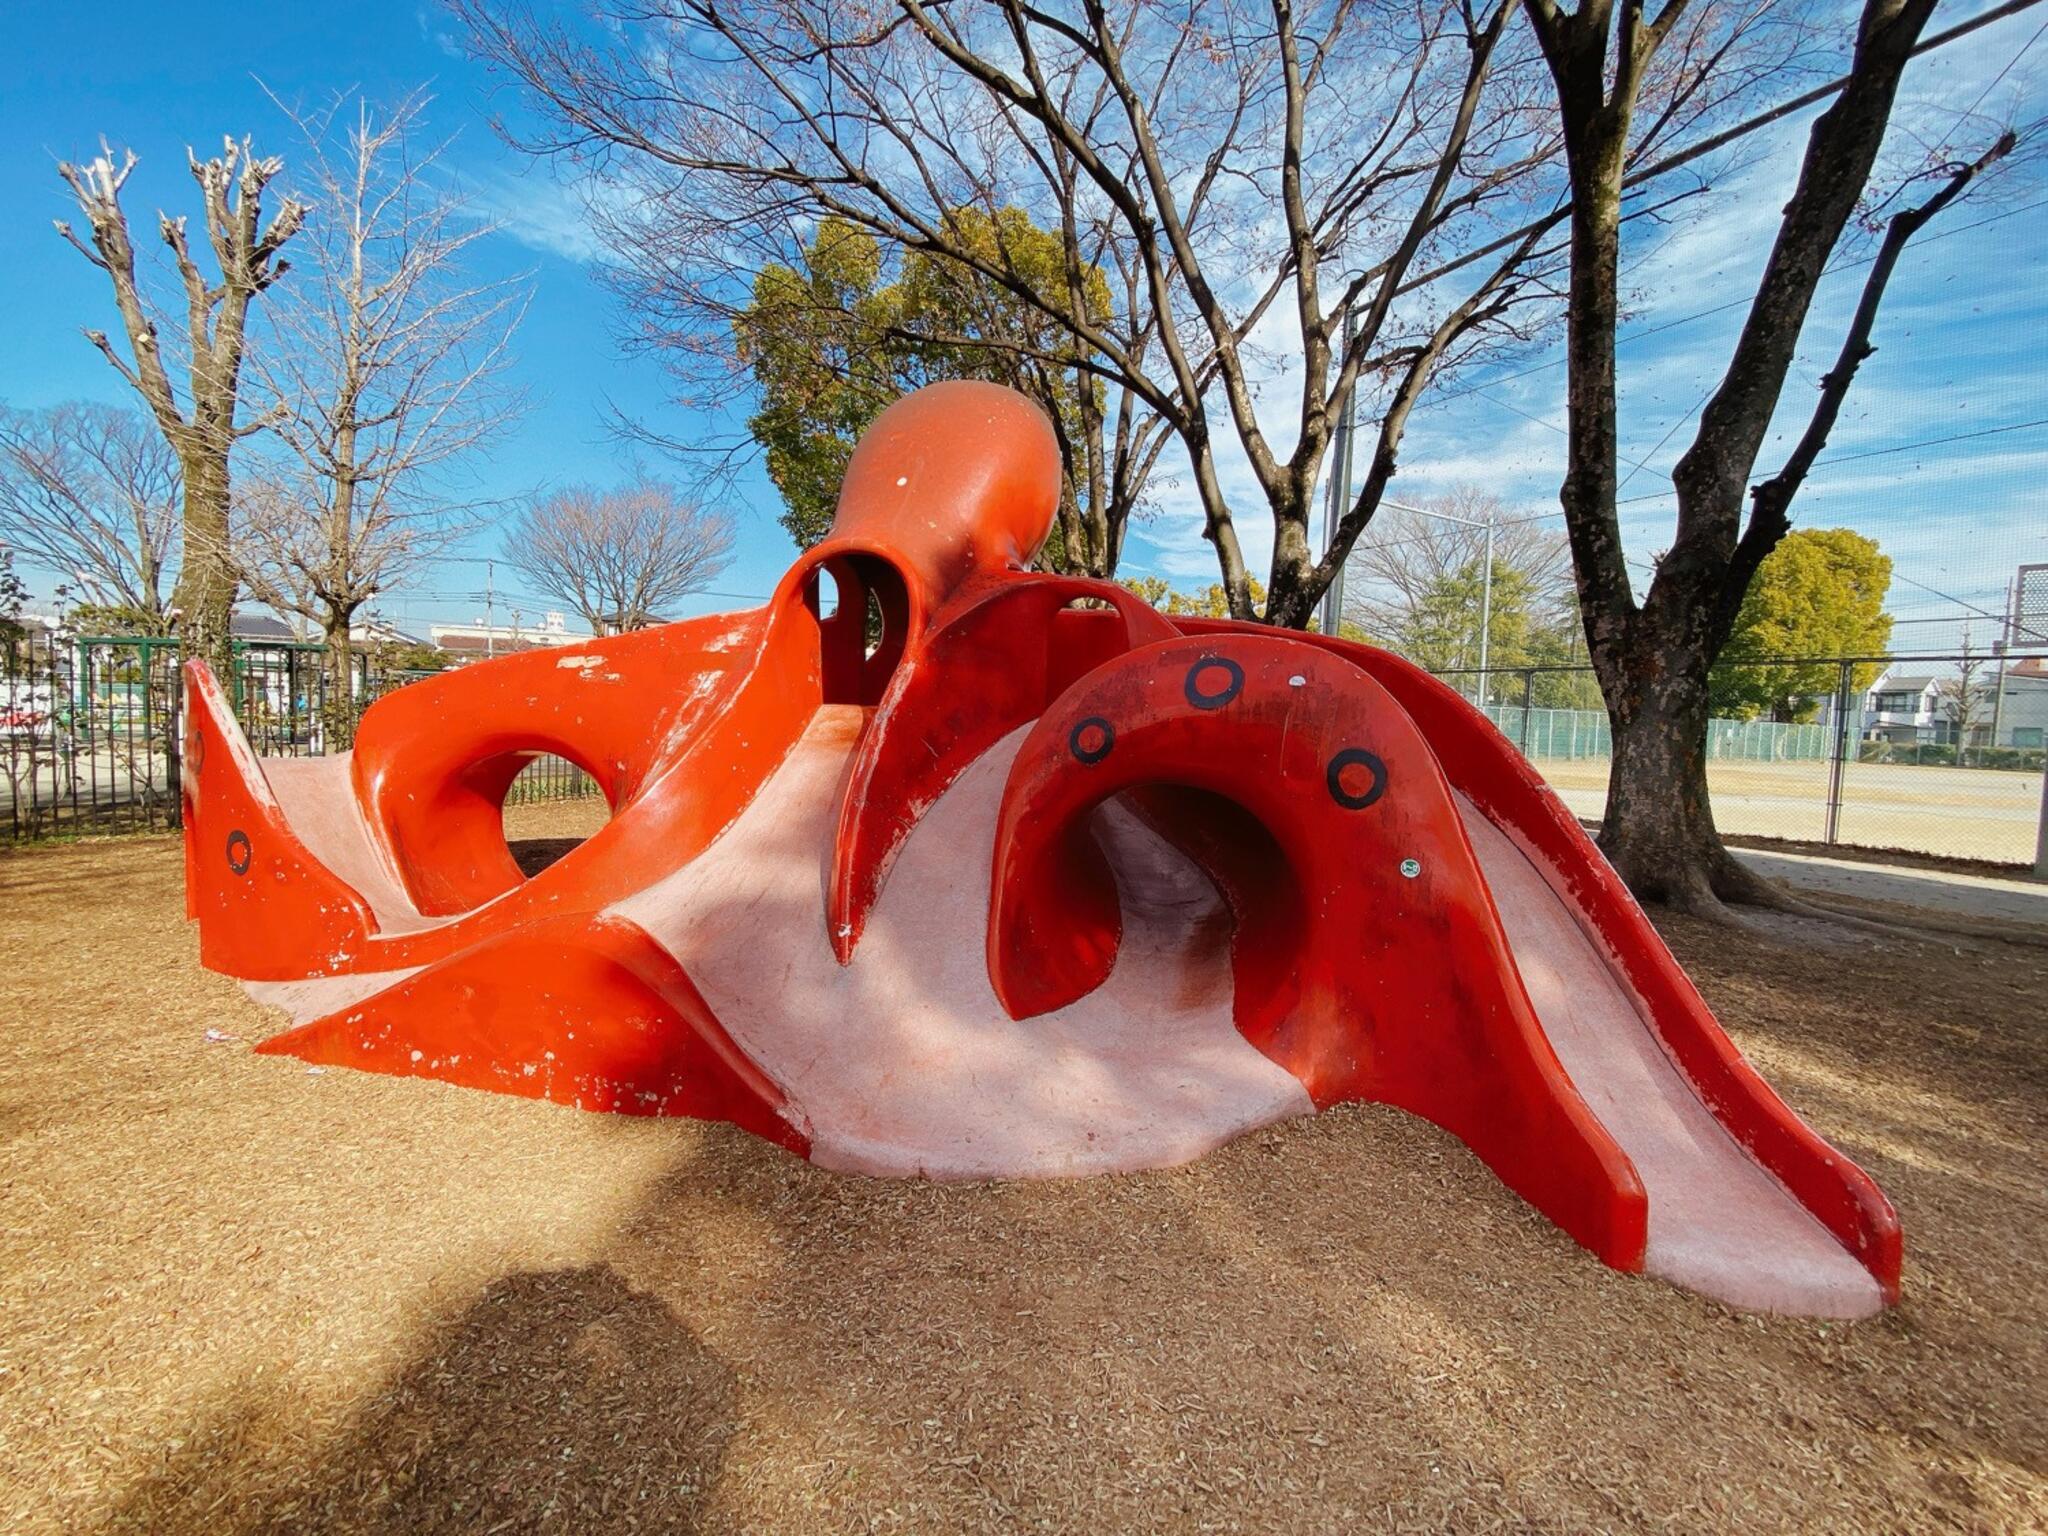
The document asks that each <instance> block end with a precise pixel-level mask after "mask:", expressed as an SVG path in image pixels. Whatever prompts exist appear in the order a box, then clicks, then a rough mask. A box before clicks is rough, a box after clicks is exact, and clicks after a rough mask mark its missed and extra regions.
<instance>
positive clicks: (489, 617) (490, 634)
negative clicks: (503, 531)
mask: <svg viewBox="0 0 2048 1536" xmlns="http://www.w3.org/2000/svg"><path fill="white" fill-rule="evenodd" d="M497 570H498V566H497V562H496V561H494V560H486V561H485V562H484V656H485V658H486V659H489V658H490V657H492V656H495V655H497V654H498V619H497V612H496V610H495V609H494V608H493V607H492V603H491V578H492V577H493V576H494V575H496V574H497Z"/></svg>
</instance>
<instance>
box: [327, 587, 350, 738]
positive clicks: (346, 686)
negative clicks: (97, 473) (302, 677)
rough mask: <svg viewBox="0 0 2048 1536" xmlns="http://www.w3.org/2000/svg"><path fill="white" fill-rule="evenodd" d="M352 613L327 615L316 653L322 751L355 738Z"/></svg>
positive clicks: (335, 612)
mask: <svg viewBox="0 0 2048 1536" xmlns="http://www.w3.org/2000/svg"><path fill="white" fill-rule="evenodd" d="M352 622H353V615H351V614H347V613H342V612H339V611H331V612H330V613H329V614H328V618H327V624H326V636H325V639H326V644H325V646H324V647H323V649H322V650H321V653H320V728H321V735H322V737H323V748H322V750H324V751H327V752H346V751H347V750H348V749H349V747H350V746H351V745H352V744H353V743H354V741H355V739H356V697H355V670H356V652H355V639H354V637H353V636H352V635H351V634H350V633H349V627H350V625H351V623H352Z"/></svg>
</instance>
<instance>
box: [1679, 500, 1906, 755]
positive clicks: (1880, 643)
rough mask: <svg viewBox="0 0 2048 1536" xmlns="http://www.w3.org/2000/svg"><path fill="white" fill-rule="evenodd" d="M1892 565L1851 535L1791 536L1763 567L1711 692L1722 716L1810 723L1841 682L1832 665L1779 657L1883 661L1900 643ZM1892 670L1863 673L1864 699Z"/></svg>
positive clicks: (1859, 673) (1829, 531)
mask: <svg viewBox="0 0 2048 1536" xmlns="http://www.w3.org/2000/svg"><path fill="white" fill-rule="evenodd" d="M1891 584H1892V562H1891V557H1890V556H1889V555H1886V554H1885V553H1884V552H1883V551H1882V550H1881V549H1879V548H1878V546H1877V542H1876V540H1874V539H1869V538H1865V537H1864V536H1863V535H1862V534H1860V533H1857V532H1855V531H1854V530H1852V529H1848V528H1801V529H1796V530H1794V531H1793V532H1791V533H1788V534H1786V535H1785V537H1784V539H1783V540H1782V541H1781V542H1780V543H1779V545H1778V547H1777V548H1776V549H1774V550H1772V551H1771V553H1770V554H1769V555H1768V556H1767V557H1766V558H1765V559H1764V561H1763V563H1762V564H1761V565H1760V566H1758V567H1757V573H1756V579H1755V580H1754V581H1752V582H1751V583H1750V587H1749V592H1748V594H1747V595H1746V596H1745V597H1744V598H1743V600H1742V607H1741V608H1740V610H1738V612H1737V613H1736V616H1735V627H1734V629H1733V631H1732V632H1731V633H1730V635H1729V639H1728V644H1727V647H1726V648H1725V649H1724V650H1723V651H1722V653H1721V660H1720V663H1719V664H1718V665H1717V666H1716V667H1715V668H1714V671H1713V673H1712V675H1711V679H1710V683H1709V690H1710V691H1709V698H1710V701H1711V702H1710V706H1709V707H1710V709H1711V711H1712V713H1714V714H1716V715H1724V716H1732V717H1734V718H1736V719H1742V720H1747V719H1754V718H1755V717H1757V716H1759V715H1768V716H1769V717H1770V718H1772V719H1774V720H1788V721H1790V720H1810V719H1812V718H1813V716H1814V714H1815V713H1816V712H1817V711H1818V710H1819V708H1820V701H1821V700H1822V699H1823V698H1824V697H1826V696H1828V695H1830V694H1832V693H1833V692H1834V691H1835V689H1836V687H1837V685H1838V683H1839V681H1840V668H1839V667H1838V666H1837V665H1836V664H1835V663H1834V662H1831V661H1827V660H1824V659H1819V660H1816V659H1808V660H1805V661H1802V662H1798V663H1795V664H1782V663H1780V664H1776V665H1771V664H1766V662H1765V660H1764V658H1769V657H1803V658H1826V657H1831V656H1870V655H1875V654H1877V653H1879V652H1882V651H1883V650H1884V649H1885V648H1886V647H1887V646H1888V645H1889V644H1890V643H1891V636H1892V616H1891V615H1890V614H1889V613H1887V612H1885V607H1884V604H1885V598H1886V596H1887V595H1888V594H1889V593H1890V591H1891ZM1883 670H1884V668H1883V665H1882V664H1881V663H1878V662H1869V663H1865V664H1862V665H1859V666H1858V667H1856V668H1855V669H1854V672H1855V676H1854V678H1853V680H1852V686H1853V687H1855V688H1856V689H1857V690H1858V691H1859V692H1860V691H1862V690H1864V689H1867V688H1869V686H1870V685H1871V684H1872V683H1874V682H1876V681H1877V677H1878V674H1879V673H1880V672H1882V671H1883Z"/></svg>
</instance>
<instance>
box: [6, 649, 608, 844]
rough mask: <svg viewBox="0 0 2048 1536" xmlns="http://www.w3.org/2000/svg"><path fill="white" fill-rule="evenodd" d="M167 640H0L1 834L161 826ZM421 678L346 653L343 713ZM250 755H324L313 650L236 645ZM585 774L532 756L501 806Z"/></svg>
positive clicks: (580, 780)
mask: <svg viewBox="0 0 2048 1536" xmlns="http://www.w3.org/2000/svg"><path fill="white" fill-rule="evenodd" d="M178 661H179V657H178V642H177V641H176V640H175V639H171V638H166V637H163V636H157V635H66V634H61V633H49V632H42V631H29V632H26V633H12V634H8V635H6V636H5V637H4V638H0V795H4V796H5V797H6V804H5V807H4V814H0V829H4V831H5V834H6V839H7V841H10V842H30V841H34V840H36V839H40V838H48V837H64V836H81V835H97V834H102V833H115V832H144V831H162V830H168V829H172V828H175V827H176V826H177V825H178V819H179V807H180V802H179V797H178V752H179V741H180V734H179V710H180V707H181V694H180V689H179V686H178V677H179V674H178ZM432 675H433V674H431V673H427V672H419V671H412V670H408V669H404V668H396V667H386V666H382V665H380V664H379V663H378V661H377V659H376V658H375V657H374V656H369V655H365V656H361V657H358V664H357V668H356V676H355V679H354V683H353V686H352V688H351V693H350V711H351V713H352V714H354V715H355V716H357V717H358V718H360V716H361V713H362V711H363V710H365V709H367V708H368V707H369V706H370V705H371V704H372V703H374V702H375V701H376V700H377V699H379V698H381V697H383V696H384V695H385V694H387V693H390V692H392V691H393V690H394V689H398V688H403V687H405V686H407V685H408V684H410V683H413V682H416V681H418V680H419V679H420V678H423V677H428V676H432ZM228 692H229V696H230V698H231V700H232V702H233V704H234V708H235V715H236V718H237V719H238V720H239V721H240V722H241V726H242V730H243V732H244V733H245V734H246V735H247V736H248V738H249V743H250V745H251V746H252V747H254V748H255V750H256V752H257V754H258V755H259V756H263V757H309V756H317V755H320V754H322V753H324V752H325V751H326V750H327V742H326V739H325V738H326V724H325V721H326V710H325V708H324V706H325V702H326V700H325V695H324V686H323V680H322V673H321V667H320V648H319V647H318V646H317V645H309V644H301V643H295V642H289V641H271V640H263V641H246V642H245V641H237V642H236V643H235V665H234V676H233V678H232V679H231V680H230V683H229V688H228ZM596 792H597V788H596V785H595V784H594V783H593V782H592V781H591V780H590V778H589V776H588V775H586V774H585V773H583V772H582V770H580V769H578V768H576V767H575V766H574V765H573V764H570V763H567V762H565V761H563V760H562V759H561V758H558V757H540V758H536V759H535V760H534V762H533V763H531V764H530V765H529V766H528V767H527V768H526V770H525V771H524V772H523V773H521V774H520V776H519V778H518V779H516V780H515V781H514V782H513V786H512V789H511V792H510V793H509V794H508V795H507V797H506V799H507V803H508V804H517V803H523V802H528V801H538V800H561V799H580V798H584V797H586V796H590V795H594V794H595V793H596Z"/></svg>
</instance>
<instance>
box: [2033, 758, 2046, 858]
mask: <svg viewBox="0 0 2048 1536" xmlns="http://www.w3.org/2000/svg"><path fill="white" fill-rule="evenodd" d="M2034 878H2035V879H2036V880H2048V772H2044V773H2043V774H2042V775H2041V823H2040V830H2039V831H2037V832H2036V833H2035V834H2034Z"/></svg>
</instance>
